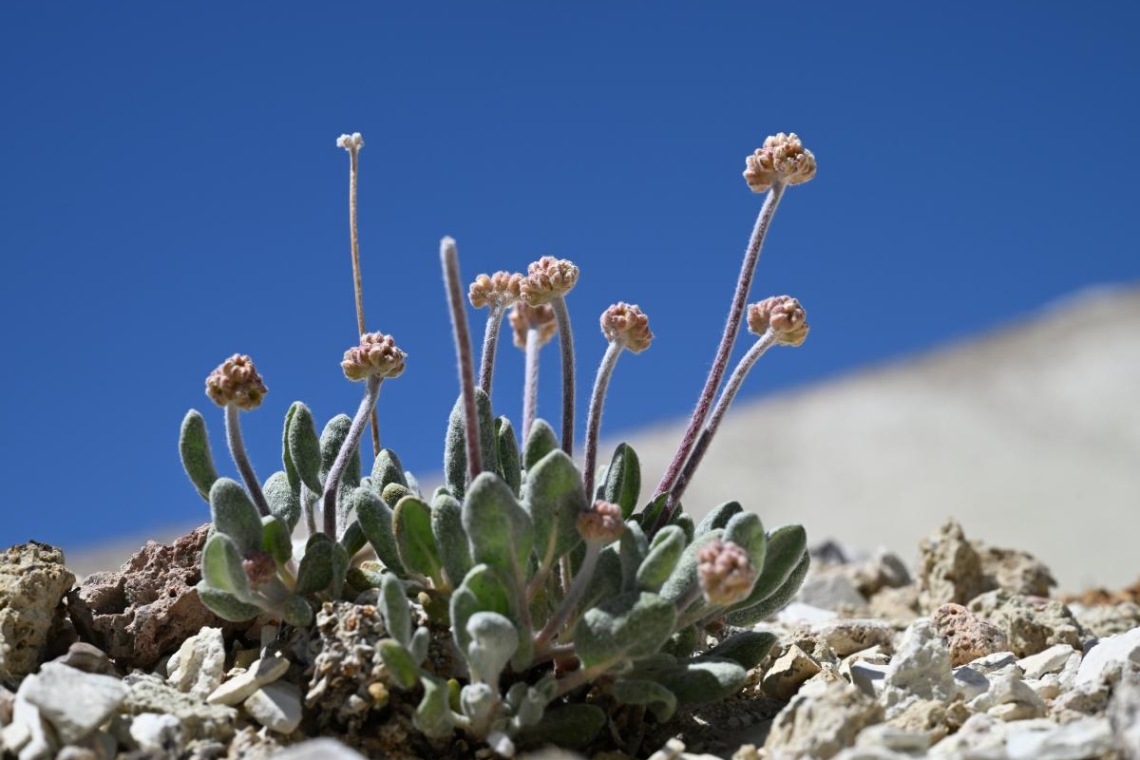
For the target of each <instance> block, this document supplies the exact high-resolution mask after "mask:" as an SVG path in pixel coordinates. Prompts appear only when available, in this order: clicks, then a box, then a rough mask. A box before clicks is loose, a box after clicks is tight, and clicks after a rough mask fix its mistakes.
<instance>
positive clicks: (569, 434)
mask: <svg viewBox="0 0 1140 760" xmlns="http://www.w3.org/2000/svg"><path fill="white" fill-rule="evenodd" d="M577 282H578V267H576V266H574V263H573V262H571V261H569V260H567V259H556V258H554V257H553V256H543V257H542V258H541V259H539V260H538V261H535V262H533V263H531V264H530V266H528V267H527V276H526V278H525V279H523V281H522V299H523V300H524V301H526V302H527V304H529V305H530V306H542V305H543V304H550V307H551V308H552V309H553V310H554V319H555V322H557V324H558V345H559V346H560V347H561V348H562V450H563V451H565V452H566V454H567V455H568V456H573V455H574V334H573V332H572V330H571V329H570V312H569V310H568V309H567V308H566V294H567V293H569V292H570V291H571V290H572V289H573V288H574V285H576V284H577Z"/></svg>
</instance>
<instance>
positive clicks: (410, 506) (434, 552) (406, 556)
mask: <svg viewBox="0 0 1140 760" xmlns="http://www.w3.org/2000/svg"><path fill="white" fill-rule="evenodd" d="M392 528H393V530H394V531H395V533H396V548H397V549H398V551H399V552H400V561H401V562H403V564H404V567H405V568H407V569H409V570H412V571H413V572H417V573H420V574H421V575H426V576H427V577H429V578H432V579H433V580H435V581H437V583H438V582H439V580H440V579H441V578H442V577H443V576H442V575H441V574H440V570H441V569H442V567H443V565H442V563H441V562H440V558H439V549H437V548H436V545H435V536H433V535H432V531H431V509H430V508H429V507H428V505H427V504H424V503H423V502H422V501H420V500H419V499H417V498H416V497H415V496H405V497H404V498H402V499H400V502H399V503H398V504H397V505H396V511H395V513H394V515H393V517H392Z"/></svg>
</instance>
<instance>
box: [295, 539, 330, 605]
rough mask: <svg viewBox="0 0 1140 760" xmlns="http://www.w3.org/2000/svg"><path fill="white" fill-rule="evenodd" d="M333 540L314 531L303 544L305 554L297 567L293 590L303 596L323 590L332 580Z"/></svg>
mask: <svg viewBox="0 0 1140 760" xmlns="http://www.w3.org/2000/svg"><path fill="white" fill-rule="evenodd" d="M333 548H334V546H333V540H332V539H331V538H329V537H328V536H326V535H325V534H324V533H314V534H313V535H312V536H310V537H309V542H308V543H307V544H306V545H305V556H304V557H301V564H300V566H299V567H298V568H297V586H296V588H295V589H294V591H295V592H296V593H297V594H299V595H301V596H304V595H305V594H314V593H316V592H318V591H324V590H325V589H326V588H328V587H329V586H330V585H331V584H332V581H333V571H334V567H333V565H334V560H333Z"/></svg>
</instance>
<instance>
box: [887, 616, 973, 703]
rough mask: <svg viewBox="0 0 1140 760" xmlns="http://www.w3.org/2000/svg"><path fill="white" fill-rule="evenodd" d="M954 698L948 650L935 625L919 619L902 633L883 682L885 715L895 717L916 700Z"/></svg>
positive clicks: (952, 674)
mask: <svg viewBox="0 0 1140 760" xmlns="http://www.w3.org/2000/svg"><path fill="white" fill-rule="evenodd" d="M956 694H957V687H956V686H955V684H954V673H953V671H952V670H951V667H950V650H949V649H948V648H947V646H946V642H945V641H944V640H943V639H942V637H941V636H939V635H938V631H937V630H936V629H935V628H934V625H933V624H932V623H931V622H930V621H929V620H927V619H926V618H919V619H918V620H916V621H914V622H913V623H911V625H910V627H909V628H907V629H906V631H905V632H904V633H903V636H902V640H901V641H900V642H899V647H898V651H897V652H896V653H895V656H894V658H893V659H892V660H891V664H890V667H889V668H888V670H887V674H886V677H885V678H884V680H883V700H882V701H883V704H884V706H885V707H886V708H887V715H888V717H893V716H894V715H897V714H898V713H900V712H902V710H903V709H905V707H906V706H907V704H909V703H910V702H912V701H915V700H918V699H929V700H934V701H936V702H942V703H947V702H949V701H950V700H952V699H953V698H954V696H955V695H956Z"/></svg>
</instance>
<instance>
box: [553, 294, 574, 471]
mask: <svg viewBox="0 0 1140 760" xmlns="http://www.w3.org/2000/svg"><path fill="white" fill-rule="evenodd" d="M550 305H551V306H552V307H553V308H554V318H555V320H557V322H558V345H559V346H561V347H562V450H563V451H565V452H566V454H567V456H571V457H572V456H574V335H573V333H571V331H570V311H569V310H568V309H567V308H566V298H565V297H563V296H557V297H555V298H554V299H552V300H551V302H550Z"/></svg>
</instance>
